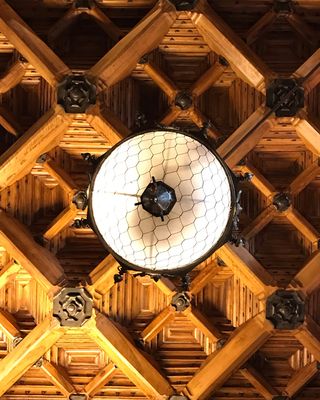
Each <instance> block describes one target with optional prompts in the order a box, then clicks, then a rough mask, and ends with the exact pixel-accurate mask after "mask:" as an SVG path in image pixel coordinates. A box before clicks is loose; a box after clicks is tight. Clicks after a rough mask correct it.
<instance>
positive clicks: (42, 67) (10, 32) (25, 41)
mask: <svg viewBox="0 0 320 400" xmlns="http://www.w3.org/2000/svg"><path fill="white" fill-rule="evenodd" d="M0 31H1V32H2V33H3V34H4V35H5V36H6V38H7V39H8V40H9V42H10V43H11V44H13V46H14V47H15V48H16V49H17V50H18V51H19V53H21V54H22V55H23V57H24V58H26V59H27V60H28V61H29V62H30V64H32V65H33V66H34V67H35V69H36V70H37V71H38V72H39V74H40V75H41V76H43V78H44V79H45V80H46V81H47V82H48V83H49V84H50V85H52V86H55V85H56V84H57V82H59V81H60V80H61V79H62V78H63V76H64V75H67V74H69V73H70V72H71V71H70V69H69V68H68V67H67V66H66V65H65V64H64V62H62V61H61V60H60V58H59V57H58V56H57V55H56V54H55V53H54V52H53V51H52V50H51V49H50V47H48V46H47V45H46V44H45V43H44V42H43V41H42V40H41V39H39V37H38V36H37V35H36V34H35V33H34V32H33V31H32V30H31V29H30V28H29V26H28V25H27V24H26V23H25V22H24V21H23V20H22V19H21V18H20V17H19V15H18V14H17V13H16V12H15V11H14V10H13V9H12V8H11V7H10V6H9V5H8V4H7V3H6V2H5V0H0Z"/></svg>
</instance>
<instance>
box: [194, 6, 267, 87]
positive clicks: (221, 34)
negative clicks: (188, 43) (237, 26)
mask: <svg viewBox="0 0 320 400" xmlns="http://www.w3.org/2000/svg"><path fill="white" fill-rule="evenodd" d="M191 19H192V21H193V23H194V25H195V26H196V27H197V29H198V31H199V33H200V34H201V35H202V36H203V38H204V39H205V41H206V42H207V44H208V46H209V47H210V48H211V49H212V50H213V51H214V52H216V53H218V54H221V55H222V56H223V57H224V58H226V59H227V61H228V62H229V64H230V66H231V68H232V69H233V70H234V71H235V73H236V74H237V75H238V76H239V77H240V78H241V79H242V80H244V81H245V82H247V83H248V84H249V85H251V86H253V87H254V88H256V89H257V90H259V91H261V92H263V93H265V90H266V80H267V79H269V78H271V76H272V73H271V71H270V70H269V68H268V67H267V66H266V65H265V64H264V63H263V62H262V61H261V60H260V59H259V58H258V57H257V55H256V54H254V52H253V51H251V49H250V48H249V47H248V46H247V45H246V44H245V43H244V42H243V41H242V40H241V39H240V38H239V36H238V35H236V34H235V32H233V31H232V29H231V28H230V27H229V26H228V25H227V24H226V23H225V22H224V21H223V20H222V19H221V18H220V17H219V16H218V15H217V14H216V13H215V12H214V11H213V9H212V8H211V7H210V5H209V4H208V3H207V1H206V0H200V1H198V3H197V5H196V7H195V11H193V12H191Z"/></svg>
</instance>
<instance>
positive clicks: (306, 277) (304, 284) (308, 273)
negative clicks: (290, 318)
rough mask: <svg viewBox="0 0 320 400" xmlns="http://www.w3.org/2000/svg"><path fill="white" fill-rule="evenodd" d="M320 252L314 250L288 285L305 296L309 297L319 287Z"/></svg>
mask: <svg viewBox="0 0 320 400" xmlns="http://www.w3.org/2000/svg"><path fill="white" fill-rule="evenodd" d="M319 265H320V250H316V251H315V252H313V253H312V254H311V256H310V257H309V258H308V259H307V261H306V262H305V264H304V266H303V267H302V268H301V269H300V271H299V272H298V273H297V274H296V275H295V277H294V278H293V280H292V281H291V283H290V286H292V287H293V288H298V289H299V290H301V291H302V292H303V293H305V294H306V295H310V294H311V293H312V292H313V291H314V290H316V289H318V287H319V286H320V274H319V273H318V272H319Z"/></svg>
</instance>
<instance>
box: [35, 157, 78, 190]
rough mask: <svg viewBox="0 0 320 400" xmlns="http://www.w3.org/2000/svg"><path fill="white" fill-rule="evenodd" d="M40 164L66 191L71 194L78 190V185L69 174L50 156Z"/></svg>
mask: <svg viewBox="0 0 320 400" xmlns="http://www.w3.org/2000/svg"><path fill="white" fill-rule="evenodd" d="M42 166H43V168H44V169H45V170H46V171H47V172H48V174H49V175H51V176H52V178H54V179H55V180H56V181H57V182H58V183H59V185H60V186H61V188H62V189H63V190H64V191H65V192H66V193H68V194H73V193H75V192H76V191H78V190H80V187H79V186H78V185H77V184H76V183H75V182H74V180H73V179H72V178H71V176H70V175H69V174H68V173H67V172H66V171H65V170H64V169H62V168H61V167H60V166H59V165H58V164H57V163H56V162H55V161H54V160H52V159H51V158H50V157H47V159H46V160H45V162H44V163H43V164H42Z"/></svg>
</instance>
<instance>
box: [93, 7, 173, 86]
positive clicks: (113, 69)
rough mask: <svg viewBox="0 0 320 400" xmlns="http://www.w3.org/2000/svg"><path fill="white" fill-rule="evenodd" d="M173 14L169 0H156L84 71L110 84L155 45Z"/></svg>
mask: <svg viewBox="0 0 320 400" xmlns="http://www.w3.org/2000/svg"><path fill="white" fill-rule="evenodd" d="M175 18H176V11H175V8H174V6H173V5H172V4H171V3H169V1H167V0H164V1H162V2H161V3H160V2H158V3H157V4H156V5H155V6H154V8H153V9H152V10H151V11H150V13H149V14H148V15H147V16H146V17H145V18H143V19H142V21H140V23H139V24H138V25H136V26H135V27H134V28H133V29H132V30H131V31H130V32H129V33H128V34H127V35H126V36H125V37H124V38H123V39H121V40H120V41H119V42H118V43H117V44H116V45H115V46H114V47H113V48H112V49H111V50H110V51H109V52H108V53H107V54H106V55H105V56H104V57H103V58H102V59H101V60H100V61H98V63H97V64H96V65H95V66H93V67H92V68H91V69H90V70H89V72H88V74H89V75H90V76H92V77H96V78H99V80H100V81H102V82H103V83H104V84H105V85H107V86H111V85H114V84H115V83H117V82H119V81H120V80H121V79H123V78H125V77H126V76H128V75H129V74H130V73H131V71H132V70H133V69H134V68H135V67H136V64H137V63H138V61H139V60H140V58H141V57H142V56H143V55H144V54H146V53H149V52H150V51H151V50H153V49H154V48H156V47H157V46H158V45H159V43H160V42H161V40H162V38H163V36H164V35H165V34H166V33H167V32H168V30H169V28H170V26H171V25H172V24H173V22H174V20H175Z"/></svg>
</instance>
